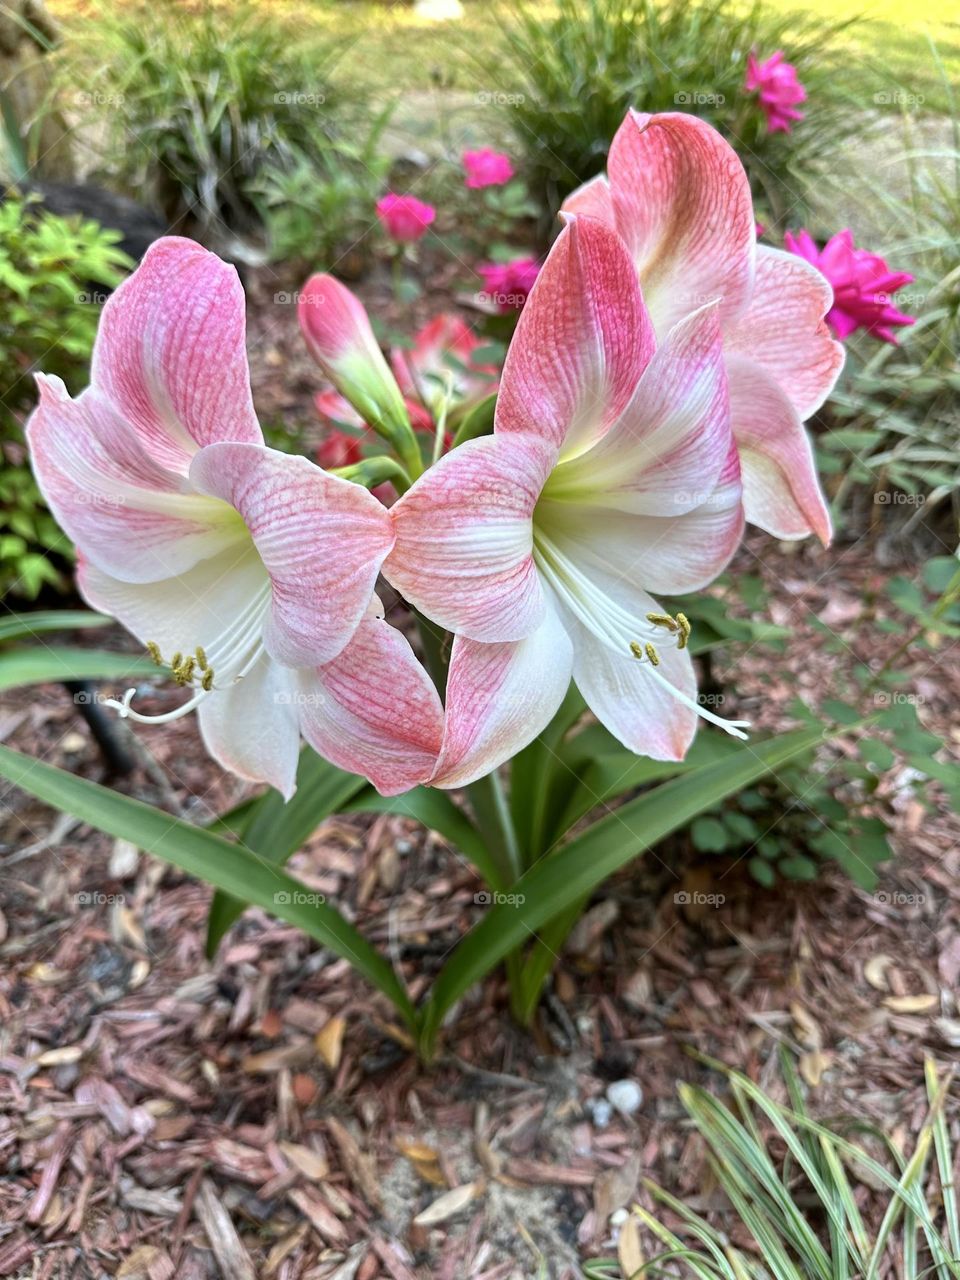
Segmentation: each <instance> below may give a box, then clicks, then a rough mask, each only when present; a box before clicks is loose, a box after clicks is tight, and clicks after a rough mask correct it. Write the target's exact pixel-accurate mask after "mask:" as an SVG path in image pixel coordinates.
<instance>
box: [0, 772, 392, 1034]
mask: <svg viewBox="0 0 960 1280" xmlns="http://www.w3.org/2000/svg"><path fill="white" fill-rule="evenodd" d="M0 776H2V777H4V778H6V779H8V781H10V782H12V783H13V784H14V786H17V787H21V788H22V789H23V790H24V791H27V792H29V793H30V795H33V796H36V797H37V798H38V799H39V800H43V801H44V802H45V803H46V804H49V805H53V806H54V807H55V808H57V809H61V810H63V812H64V813H70V814H73V816H74V817H75V818H79V819H80V821H81V822H88V823H89V824H90V825H91V826H93V827H96V828H97V829H98V830H100V831H105V832H106V833H107V834H108V835H111V836H115V837H117V838H119V839H123V840H129V841H130V842H131V844H135V845H136V846H137V848H139V849H143V850H144V852H146V853H150V854H152V855H153V856H154V857H156V858H162V859H163V860H164V861H165V862H170V863H172V864H173V865H174V866H175V867H179V868H180V870H181V871H186V872H187V874H188V875H192V876H196V877H197V878H198V879H200V880H205V881H207V883H208V884H212V885H213V886H214V887H215V888H217V889H220V890H222V891H223V892H224V893H227V894H230V895H231V896H232V897H235V898H240V899H241V900H244V901H247V902H250V903H254V904H256V905H257V906H258V907H263V909H264V910H265V911H269V912H270V914H271V915H274V916H278V917H279V918H280V919H281V920H286V921H287V922H288V923H289V924H293V925H296V926H297V928H299V929H302V930H303V931H304V933H306V934H308V935H309V936H310V937H311V938H314V939H316V941H317V942H320V943H322V944H323V945H324V946H326V947H329V948H330V950H331V951H333V952H335V953H336V954H337V955H338V956H342V957H343V958H344V959H346V960H349V961H350V963H351V964H352V965H353V966H354V967H355V968H356V969H357V970H359V972H361V973H362V974H363V975H364V976H365V977H366V978H367V980H368V981H369V982H370V983H372V984H373V986H375V987H376V988H377V990H379V991H382V992H383V994H384V995H385V996H387V998H388V999H389V1000H391V1001H392V1002H393V1004H394V1006H395V1007H396V1009H397V1011H398V1012H399V1013H400V1015H401V1017H402V1018H403V1019H404V1020H405V1021H406V1022H407V1024H408V1025H409V1026H410V1027H411V1028H413V1027H414V1026H415V1023H416V1014H415V1011H414V1008H413V1005H412V1003H411V1001H410V998H409V996H408V995H407V993H406V991H405V990H404V988H403V986H402V985H401V983H400V980H399V978H398V976H397V974H396V973H395V972H394V970H393V969H392V968H391V966H390V965H389V964H388V963H387V961H386V960H385V959H384V957H383V956H382V955H380V953H379V952H378V951H376V950H375V948H373V947H372V946H371V945H370V943H369V942H367V940H366V938H364V937H363V935H362V934H361V933H360V932H359V931H358V930H357V929H356V928H355V927H354V926H353V925H352V924H351V923H350V922H349V921H348V920H346V919H344V917H343V916H342V915H341V914H340V912H339V911H337V910H336V908H335V907H332V906H330V905H329V903H325V902H318V901H317V900H316V898H317V895H316V894H314V893H312V892H311V891H310V890H308V888H307V886H306V885H303V884H301V883H300V882H299V881H298V880H294V879H293V877H292V876H289V875H287V873H286V872H285V871H282V870H280V869H279V868H278V867H273V866H271V865H270V864H269V863H268V862H267V861H266V860H265V859H264V858H262V857H258V856H257V854H256V853H254V852H253V851H252V850H251V849H248V848H247V847H246V846H245V845H242V844H231V843H230V842H229V841H228V840H223V839H222V838H221V837H220V836H217V835H213V834H212V833H211V832H209V831H206V830H204V829H203V828H202V827H195V826H193V825H192V824H191V823H189V822H183V821H182V820H181V819H179V818H174V817H171V815H170V814H169V813H164V811H163V810H162V809H156V808H154V807H153V806H152V805H148V804H143V803H142V802H141V801H140V800H133V799H131V798H130V797H129V796H124V795H120V794H119V792H116V791H111V790H109V789H108V788H107V787H101V786H99V785H98V784H97V783H95V782H88V781H87V780H86V779H85V778H77V777H74V775H73V774H70V773H66V772H65V771H64V770H63V769H57V768H55V767H54V766H53V765H49V764H43V763H41V762H40V761H38V760H31V759H30V757H29V756H24V755H22V754H21V753H20V752H19V751H11V750H10V748H9V747H0Z"/></svg>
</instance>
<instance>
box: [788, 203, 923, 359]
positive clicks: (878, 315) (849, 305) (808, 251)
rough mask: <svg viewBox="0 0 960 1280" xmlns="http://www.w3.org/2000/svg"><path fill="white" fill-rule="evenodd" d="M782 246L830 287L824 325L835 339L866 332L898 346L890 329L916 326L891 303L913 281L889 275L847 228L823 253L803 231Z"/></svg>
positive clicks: (903, 273) (894, 273)
mask: <svg viewBox="0 0 960 1280" xmlns="http://www.w3.org/2000/svg"><path fill="white" fill-rule="evenodd" d="M783 242H784V245H785V246H786V248H787V249H788V250H789V251H790V252H791V253H795V254H797V256H798V257H801V258H805V259H806V260H807V262H812V263H813V265H814V266H815V267H816V268H817V269H818V270H819V271H820V272H821V273H822V274H823V275H825V276H826V278H827V279H828V280H829V281H830V283H831V285H832V286H833V306H832V307H831V308H830V310H829V311H828V312H827V323H828V324H829V325H830V327H831V328H832V329H833V332H834V333H835V334H836V335H837V337H838V338H848V337H849V336H850V334H851V333H853V332H854V330H855V329H866V331H867V333H872V334H873V336H874V337H875V338H881V339H882V340H883V341H884V342H892V343H893V344H894V345H896V342H897V338H896V334H895V333H894V331H893V326H895V325H897V326H902V325H908V324H913V323H914V317H913V316H908V315H905V314H904V313H903V312H902V311H899V310H898V309H897V308H896V307H895V306H894V305H893V302H892V301H891V298H892V296H893V294H895V293H896V292H897V290H898V289H902V288H903V286H904V285H905V284H910V282H911V281H912V280H913V276H912V275H910V274H909V272H907V271H891V270H890V268H889V267H888V266H887V263H886V260H885V259H884V258H881V257H880V255H879V254H878V253H871V252H870V251H869V250H868V249H857V248H856V247H855V246H854V243H853V232H852V231H851V230H850V229H849V228H845V229H844V230H843V231H838V232H837V234H836V235H834V236H831V237H830V239H829V240H828V241H827V243H826V244H825V245H824V246H823V248H822V249H818V248H817V245H816V242H815V241H814V239H813V237H812V236H811V235H810V233H809V232H807V231H798V232H796V234H793V233H791V232H789V231H788V232H787V234H786V235H785V236H784V238H783Z"/></svg>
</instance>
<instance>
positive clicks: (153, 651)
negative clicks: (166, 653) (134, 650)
mask: <svg viewBox="0 0 960 1280" xmlns="http://www.w3.org/2000/svg"><path fill="white" fill-rule="evenodd" d="M147 653H149V655H150V657H151V658H152V659H153V661H154V662H155V663H156V664H157V666H158V667H162V666H163V665H164V664H163V656H162V654H161V653H160V646H159V645H158V644H157V642H156V640H148V641H147Z"/></svg>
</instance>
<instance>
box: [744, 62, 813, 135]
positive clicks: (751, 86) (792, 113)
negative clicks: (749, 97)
mask: <svg viewBox="0 0 960 1280" xmlns="http://www.w3.org/2000/svg"><path fill="white" fill-rule="evenodd" d="M744 88H745V89H746V91H747V93H756V94H758V95H759V101H760V106H761V108H762V110H763V113H764V115H765V116H766V117H767V131H768V133H789V132H790V130H791V128H792V127H793V122H794V121H795V120H802V119H803V112H802V111H797V110H796V105H797V103H798V102H805V101H806V99H807V91H806V89H804V87H803V85H802V84H801V83H800V81H799V80H798V79H797V69H796V67H795V66H794V65H793V63H792V62H785V61H784V58H783V51H782V50H780V49H778V50H777V52H776V53H775V54H773V56H772V57H769V58H767V60H766V62H758V61H757V55H756V54H755V53H751V54H750V55H749V57H748V59H747V79H746V82H745V84H744Z"/></svg>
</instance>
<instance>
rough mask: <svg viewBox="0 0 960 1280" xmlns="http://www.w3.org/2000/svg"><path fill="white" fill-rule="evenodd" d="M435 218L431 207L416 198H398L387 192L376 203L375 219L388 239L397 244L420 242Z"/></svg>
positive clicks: (435, 212) (434, 211) (391, 192)
mask: <svg viewBox="0 0 960 1280" xmlns="http://www.w3.org/2000/svg"><path fill="white" fill-rule="evenodd" d="M436 216H437V211H436V209H434V207H433V205H431V204H424V203H423V201H422V200H418V199H417V197H416V196H398V195H397V194H396V193H395V192H393V191H388V192H387V194H386V195H385V196H384V197H383V198H382V199H380V200H378V201H377V217H378V218H379V219H380V221H381V223H382V224H383V228H384V230H385V231H386V233H387V235H388V236H389V237H390V239H391V240H396V241H397V243H398V244H409V243H411V242H412V241H414V240H420V239H421V238H422V237H423V236H425V235H426V234H427V228H428V227H429V226H430V224H431V222H433V220H434V218H436Z"/></svg>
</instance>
